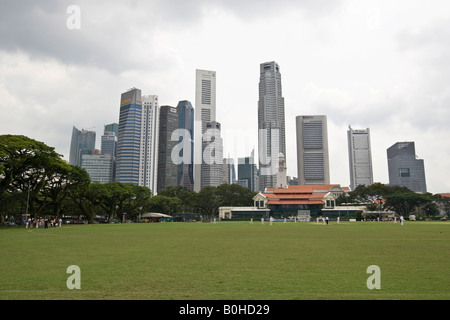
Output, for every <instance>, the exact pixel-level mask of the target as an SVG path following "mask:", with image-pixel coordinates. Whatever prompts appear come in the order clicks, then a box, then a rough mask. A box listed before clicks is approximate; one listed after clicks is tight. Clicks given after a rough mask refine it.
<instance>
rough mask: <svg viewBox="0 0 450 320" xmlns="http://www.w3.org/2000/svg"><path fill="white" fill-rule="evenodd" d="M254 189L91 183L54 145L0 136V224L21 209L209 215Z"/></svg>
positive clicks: (39, 213)
mask: <svg viewBox="0 0 450 320" xmlns="http://www.w3.org/2000/svg"><path fill="white" fill-rule="evenodd" d="M254 195H255V194H254V193H253V192H251V191H250V190H248V189H247V188H243V187H241V186H239V185H226V184H224V185H221V186H218V187H205V188H202V189H201V190H200V192H198V193H197V192H193V191H190V190H186V189H184V188H183V187H181V186H175V187H169V188H167V189H166V190H164V191H163V192H160V193H159V194H158V195H156V196H152V193H151V191H150V190H149V189H148V188H145V187H140V186H136V185H132V184H121V183H118V182H112V183H107V184H98V183H92V182H91V180H90V178H89V175H88V174H87V172H86V170H84V169H82V168H80V167H77V166H72V165H69V164H68V163H67V162H66V161H64V160H63V159H62V156H61V155H60V154H58V153H56V152H55V150H54V148H52V147H49V146H47V145H45V144H44V143H42V142H39V141H36V140H33V139H30V138H28V137H25V136H17V135H1V136H0V224H3V223H4V222H5V218H6V217H8V218H9V219H11V218H17V217H20V216H21V215H22V214H24V213H29V214H31V215H32V216H33V217H44V216H52V217H60V216H62V215H63V214H64V215H72V216H81V217H83V219H86V220H87V221H89V222H93V221H94V218H95V216H96V215H101V216H103V217H105V218H106V220H111V219H118V220H119V221H121V220H122V218H123V217H126V219H127V220H135V219H137V217H139V214H141V213H145V212H150V211H151V212H160V213H166V214H169V215H174V214H177V213H181V212H189V213H198V214H200V215H206V216H212V215H214V214H216V213H217V211H218V208H219V207H220V206H225V205H226V206H248V205H252V204H253V196H254Z"/></svg>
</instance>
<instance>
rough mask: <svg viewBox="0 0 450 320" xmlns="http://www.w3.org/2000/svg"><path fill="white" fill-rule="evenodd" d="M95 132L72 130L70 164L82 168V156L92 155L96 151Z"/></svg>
mask: <svg viewBox="0 0 450 320" xmlns="http://www.w3.org/2000/svg"><path fill="white" fill-rule="evenodd" d="M95 136H96V135H95V131H88V130H84V129H83V130H78V129H77V128H75V126H74V127H73V129H72V140H71V142H70V155H69V163H70V164H71V165H74V166H78V167H81V159H82V156H83V155H85V154H87V155H90V154H92V152H93V151H94V150H95Z"/></svg>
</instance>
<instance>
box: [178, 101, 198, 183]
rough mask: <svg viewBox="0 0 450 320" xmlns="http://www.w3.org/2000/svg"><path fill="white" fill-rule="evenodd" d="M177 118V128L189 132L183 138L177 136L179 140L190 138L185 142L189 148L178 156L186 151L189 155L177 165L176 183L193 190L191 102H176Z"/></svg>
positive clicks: (192, 111) (192, 119)
mask: <svg viewBox="0 0 450 320" xmlns="http://www.w3.org/2000/svg"><path fill="white" fill-rule="evenodd" d="M177 109H178V118H179V124H178V128H179V129H184V130H186V131H187V133H189V134H188V135H186V136H184V137H183V138H181V137H180V138H179V141H182V139H187V138H189V139H191V140H190V141H189V142H188V143H187V144H185V145H189V150H185V149H184V148H183V149H182V150H181V152H180V157H184V155H185V153H186V152H187V154H186V155H187V156H189V161H187V162H186V163H185V162H184V161H183V163H181V164H179V165H178V185H180V186H183V187H184V188H186V189H188V190H194V140H193V139H194V108H193V107H192V104H191V103H190V102H189V101H187V100H183V101H180V102H178V106H177Z"/></svg>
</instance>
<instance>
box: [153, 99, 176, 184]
mask: <svg viewBox="0 0 450 320" xmlns="http://www.w3.org/2000/svg"><path fill="white" fill-rule="evenodd" d="M178 124H179V119H178V110H177V108H174V107H171V106H161V109H160V112H159V144H158V185H157V191H158V192H160V191H163V190H164V189H165V188H167V187H169V186H176V185H178V165H177V163H176V162H175V161H174V159H172V150H173V149H174V148H175V146H176V145H178V143H179V142H178V140H174V141H172V133H173V132H174V131H175V130H177V129H178Z"/></svg>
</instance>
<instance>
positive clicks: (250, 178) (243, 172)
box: [238, 150, 259, 191]
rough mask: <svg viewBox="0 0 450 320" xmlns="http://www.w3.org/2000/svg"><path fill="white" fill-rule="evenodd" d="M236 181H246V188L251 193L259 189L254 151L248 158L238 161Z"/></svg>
mask: <svg viewBox="0 0 450 320" xmlns="http://www.w3.org/2000/svg"><path fill="white" fill-rule="evenodd" d="M238 180H241V181H243V180H245V181H247V183H246V185H247V188H249V189H250V190H251V191H257V189H259V187H258V185H257V168H256V162H255V150H252V153H251V155H250V157H244V158H239V159H238Z"/></svg>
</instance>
